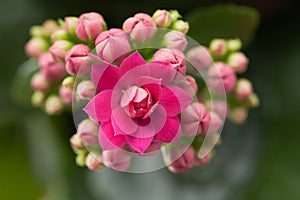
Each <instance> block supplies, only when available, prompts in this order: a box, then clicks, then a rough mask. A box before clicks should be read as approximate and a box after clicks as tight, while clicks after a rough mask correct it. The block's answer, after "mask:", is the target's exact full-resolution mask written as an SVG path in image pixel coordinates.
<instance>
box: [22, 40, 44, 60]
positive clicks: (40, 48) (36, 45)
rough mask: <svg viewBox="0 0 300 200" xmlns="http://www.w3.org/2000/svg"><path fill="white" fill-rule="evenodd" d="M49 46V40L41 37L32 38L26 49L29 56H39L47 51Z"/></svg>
mask: <svg viewBox="0 0 300 200" xmlns="http://www.w3.org/2000/svg"><path fill="white" fill-rule="evenodd" d="M48 48H49V44H48V42H47V41H46V40H44V39H43V38H40V37H34V38H32V39H31V40H29V41H28V42H27V43H26V45H25V51H26V53H27V55H28V56H29V57H38V56H40V55H41V54H42V53H44V52H46V51H47V49H48Z"/></svg>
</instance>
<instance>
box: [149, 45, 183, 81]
mask: <svg viewBox="0 0 300 200" xmlns="http://www.w3.org/2000/svg"><path fill="white" fill-rule="evenodd" d="M153 60H154V61H162V62H167V63H169V64H170V66H171V67H172V68H173V69H175V70H177V71H178V72H180V73H181V74H183V75H185V73H186V65H185V57H184V54H183V53H182V52H181V51H179V50H177V49H167V48H162V49H159V50H158V51H156V52H155V54H154V55H153Z"/></svg>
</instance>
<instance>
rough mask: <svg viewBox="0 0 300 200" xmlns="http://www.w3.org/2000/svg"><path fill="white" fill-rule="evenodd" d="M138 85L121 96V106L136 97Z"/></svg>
mask: <svg viewBox="0 0 300 200" xmlns="http://www.w3.org/2000/svg"><path fill="white" fill-rule="evenodd" d="M137 89H138V87H137V86H132V87H130V88H128V89H127V90H126V92H125V93H124V95H123V96H122V98H121V107H122V108H123V107H125V106H127V105H128V104H129V102H130V101H132V99H133V98H134V97H135V94H136V92H137Z"/></svg>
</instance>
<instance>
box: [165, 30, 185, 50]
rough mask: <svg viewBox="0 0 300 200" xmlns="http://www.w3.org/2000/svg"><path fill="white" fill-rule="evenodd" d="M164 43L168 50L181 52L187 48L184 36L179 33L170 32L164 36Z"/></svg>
mask: <svg viewBox="0 0 300 200" xmlns="http://www.w3.org/2000/svg"><path fill="white" fill-rule="evenodd" d="M164 39H165V43H166V46H167V48H168V49H177V50H179V51H183V50H184V49H185V48H186V46H187V40H186V38H185V35H184V34H183V33H181V32H179V31H170V32H168V33H167V34H166V35H165V36H164Z"/></svg>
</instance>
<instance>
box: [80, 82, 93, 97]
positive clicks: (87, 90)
mask: <svg viewBox="0 0 300 200" xmlns="http://www.w3.org/2000/svg"><path fill="white" fill-rule="evenodd" d="M95 93H96V88H95V86H94V84H93V82H92V81H82V82H80V83H79V84H78V86H77V94H78V96H79V97H80V98H82V99H91V98H92V97H94V96H95Z"/></svg>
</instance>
